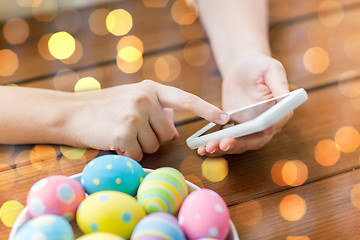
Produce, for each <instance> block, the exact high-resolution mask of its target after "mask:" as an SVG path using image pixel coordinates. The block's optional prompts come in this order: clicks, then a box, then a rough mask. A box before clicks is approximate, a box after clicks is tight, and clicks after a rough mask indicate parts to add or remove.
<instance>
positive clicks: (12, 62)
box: [0, 49, 19, 77]
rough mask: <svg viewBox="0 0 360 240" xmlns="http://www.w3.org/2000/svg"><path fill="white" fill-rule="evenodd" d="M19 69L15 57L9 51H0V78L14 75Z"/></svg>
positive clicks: (17, 60)
mask: <svg viewBox="0 0 360 240" xmlns="http://www.w3.org/2000/svg"><path fill="white" fill-rule="evenodd" d="M18 67H19V59H18V57H17V55H16V54H15V53H14V52H13V51H11V50H10V49H2V50H0V76H2V77H7V76H11V75H13V74H14V73H15V71H16V70H17V69H18Z"/></svg>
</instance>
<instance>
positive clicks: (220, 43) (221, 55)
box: [197, 0, 292, 156]
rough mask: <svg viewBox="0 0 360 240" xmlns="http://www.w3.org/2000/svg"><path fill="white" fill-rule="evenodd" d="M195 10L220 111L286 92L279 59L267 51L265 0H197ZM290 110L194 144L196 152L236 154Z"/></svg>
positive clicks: (257, 143) (262, 138)
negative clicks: (214, 72) (218, 89)
mask: <svg viewBox="0 0 360 240" xmlns="http://www.w3.org/2000/svg"><path fill="white" fill-rule="evenodd" d="M198 8H199V15H200V19H201V21H202V23H203V26H204V27H205V29H206V32H207V35H208V37H209V39H210V43H211V46H212V49H213V53H214V55H215V59H216V61H217V64H218V67H219V70H220V73H221V75H222V79H223V82H222V108H223V109H224V110H225V111H229V110H233V109H236V108H239V107H243V106H246V105H250V104H252V103H256V102H259V101H262V100H265V99H269V98H272V97H276V96H280V95H282V94H285V93H287V92H289V87H288V82H287V78H286V72H285V70H284V67H283V66H282V64H281V63H280V62H279V61H277V60H275V59H274V58H272V57H271V51H270V46H269V41H268V20H267V0H253V1H249V0H226V1H219V0H199V1H198ZM291 115H292V114H289V115H288V116H287V117H285V118H284V119H283V120H282V121H280V122H279V123H277V124H276V125H274V126H272V127H271V128H269V129H267V130H265V131H263V132H259V133H255V134H252V135H249V136H245V137H240V138H236V139H235V138H230V137H229V138H223V139H221V140H220V141H210V142H208V143H207V144H206V145H205V146H202V147H199V148H198V150H197V152H198V154H200V155H207V156H219V155H223V154H238V153H243V152H245V151H247V150H255V149H259V148H261V147H263V146H264V145H265V144H266V143H268V142H269V141H270V140H271V139H272V137H273V136H274V135H275V134H276V133H277V132H279V131H280V130H281V128H282V127H283V126H284V125H285V124H286V122H287V121H288V119H289V118H290V117H291Z"/></svg>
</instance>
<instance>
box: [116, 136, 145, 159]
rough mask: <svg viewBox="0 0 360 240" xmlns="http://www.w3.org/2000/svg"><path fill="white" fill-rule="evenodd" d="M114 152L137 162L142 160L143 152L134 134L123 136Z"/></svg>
mask: <svg viewBox="0 0 360 240" xmlns="http://www.w3.org/2000/svg"><path fill="white" fill-rule="evenodd" d="M116 152H120V153H121V152H122V153H123V154H122V155H123V156H126V157H129V158H132V159H134V160H135V161H138V162H139V161H140V160H141V159H142V158H143V151H142V149H141V146H140V144H139V142H138V140H137V135H136V134H124V135H123V137H122V138H121V140H120V142H119V144H118V148H117V149H116Z"/></svg>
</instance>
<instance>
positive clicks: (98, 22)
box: [89, 8, 110, 36]
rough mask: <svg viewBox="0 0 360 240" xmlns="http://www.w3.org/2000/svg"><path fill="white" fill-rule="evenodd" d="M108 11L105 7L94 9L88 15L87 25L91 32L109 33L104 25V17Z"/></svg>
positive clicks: (98, 33)
mask: <svg viewBox="0 0 360 240" xmlns="http://www.w3.org/2000/svg"><path fill="white" fill-rule="evenodd" d="M109 13H110V11H109V10H107V9H105V8H99V9H96V10H94V11H93V12H92V13H91V14H90V16H89V27H90V29H91V31H92V32H93V33H95V34H96V35H99V36H103V35H106V34H109V31H108V29H107V27H106V17H107V16H108V15H109Z"/></svg>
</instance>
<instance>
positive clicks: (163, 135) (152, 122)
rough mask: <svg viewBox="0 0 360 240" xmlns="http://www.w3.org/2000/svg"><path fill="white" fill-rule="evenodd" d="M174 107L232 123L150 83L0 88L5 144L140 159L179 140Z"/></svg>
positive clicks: (199, 103) (184, 94) (1, 138)
mask: <svg viewBox="0 0 360 240" xmlns="http://www.w3.org/2000/svg"><path fill="white" fill-rule="evenodd" d="M169 108H173V109H180V110H187V111H191V112H193V113H195V114H197V115H199V116H201V117H203V118H205V119H207V120H209V121H213V122H216V123H218V124H224V123H226V122H227V121H228V120H229V116H228V115H227V114H225V113H224V112H223V111H221V110H220V109H218V108H217V107H215V106H213V105H211V104H209V103H207V102H205V101H203V100H202V99H200V98H198V97H196V96H194V95H192V94H190V93H187V92H184V91H182V90H180V89H177V88H174V87H169V86H165V85H161V84H158V83H155V82H152V81H149V80H147V81H143V82H141V83H136V84H128V85H121V86H117V87H113V88H107V89H102V90H97V91H90V92H83V93H68V92H60V91H53V90H45V89H33V88H21V87H5V86H0V144H25V143H53V144H65V145H72V146H77V147H89V148H94V149H102V150H114V151H117V152H118V153H119V154H122V155H125V156H128V157H131V158H133V159H136V160H140V159H141V158H142V156H143V152H145V153H153V152H155V151H156V150H157V149H158V148H159V146H160V145H161V144H163V143H165V142H167V141H170V140H171V139H173V138H174V137H177V136H178V133H177V131H176V128H175V126H174V123H173V121H172V116H171V112H170V111H169ZM169 113H170V114H169Z"/></svg>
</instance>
